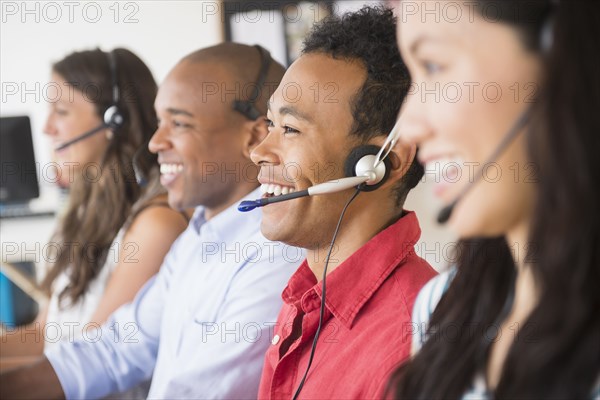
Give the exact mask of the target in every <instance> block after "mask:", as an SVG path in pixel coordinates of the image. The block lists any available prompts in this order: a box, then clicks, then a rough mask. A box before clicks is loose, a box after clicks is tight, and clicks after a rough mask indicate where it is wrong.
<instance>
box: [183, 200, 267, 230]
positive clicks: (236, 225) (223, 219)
mask: <svg viewBox="0 0 600 400" xmlns="http://www.w3.org/2000/svg"><path fill="white" fill-rule="evenodd" d="M260 196H261V193H260V188H257V189H255V190H253V191H252V192H250V193H248V194H247V195H246V196H245V197H247V198H251V199H255V198H259V197H260ZM240 201H241V200H240ZM238 203H239V202H237V201H236V202H235V203H234V204H232V205H231V206H229V207H228V208H226V209H225V210H223V211H221V212H220V213H219V214H217V215H215V216H214V217H213V218H211V219H210V220H209V221H207V220H206V217H205V207H204V206H200V207H196V209H195V210H194V215H193V216H192V220H191V221H190V222H191V224H192V226H193V228H194V230H195V231H196V234H197V235H198V236H200V235H205V234H209V235H211V236H212V237H213V238H214V239H217V240H224V241H228V240H231V239H232V238H234V237H243V236H245V235H247V234H249V233H250V231H251V230H252V231H254V230H256V227H257V226H260V219H261V215H262V213H261V211H260V209H256V210H253V211H251V212H247V213H242V212H241V211H239V210H238V209H237V207H238ZM242 221H243V222H244V223H240V222H242Z"/></svg>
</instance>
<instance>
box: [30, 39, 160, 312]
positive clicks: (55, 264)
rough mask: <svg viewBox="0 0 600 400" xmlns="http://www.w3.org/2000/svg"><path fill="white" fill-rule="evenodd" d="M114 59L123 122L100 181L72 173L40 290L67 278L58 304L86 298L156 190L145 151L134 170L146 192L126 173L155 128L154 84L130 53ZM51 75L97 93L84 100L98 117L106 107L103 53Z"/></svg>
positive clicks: (81, 55)
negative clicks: (145, 181)
mask: <svg viewBox="0 0 600 400" xmlns="http://www.w3.org/2000/svg"><path fill="white" fill-rule="evenodd" d="M113 56H114V60H115V63H116V79H117V85H118V86H119V89H120V99H119V102H118V104H117V106H118V108H119V110H120V112H121V113H122V114H123V115H124V120H125V122H124V124H123V126H121V127H119V128H117V129H116V130H115V131H114V134H113V137H112V139H111V141H110V143H109V145H108V148H107V150H106V152H105V153H104V155H103V157H102V160H101V162H100V165H99V169H100V171H101V172H100V176H99V177H98V178H96V177H92V178H93V179H91V178H88V177H86V174H85V173H78V175H77V176H76V178H75V179H74V181H73V183H72V184H71V186H70V193H69V204H68V206H67V209H66V211H65V213H64V215H63V217H62V219H61V221H60V223H59V226H58V229H57V231H56V232H55V234H54V237H53V242H54V243H55V244H56V245H55V246H53V249H54V250H56V254H53V255H51V257H50V259H51V261H52V262H51V264H50V268H49V271H48V273H47V275H46V277H45V279H44V281H43V282H42V287H44V288H45V289H46V290H48V291H50V290H51V288H52V284H53V282H54V280H55V279H56V277H57V276H58V275H59V274H61V273H63V272H65V273H67V275H68V277H69V284H68V286H67V287H66V288H65V289H64V290H63V291H62V292H61V293H60V294H59V300H60V303H63V301H64V300H66V299H68V300H70V302H71V303H73V302H76V301H77V300H78V299H79V298H80V297H81V296H83V295H84V294H85V292H86V291H87V288H88V286H89V284H90V282H91V281H92V280H93V279H94V278H95V277H96V276H97V275H98V273H99V272H100V270H101V268H102V267H103V265H104V263H105V261H106V259H107V256H108V253H109V251H111V248H110V247H111V244H112V242H113V240H114V239H115V237H116V235H117V233H118V232H119V229H121V228H122V227H123V226H124V225H125V224H126V223H128V221H130V216H131V214H132V212H135V210H136V208H138V207H136V206H137V204H139V203H140V202H141V201H142V200H144V199H146V198H148V197H151V196H152V195H156V194H158V192H159V191H160V189H159V188H160V186H159V184H158V172H157V163H156V156H153V155H151V154H150V153H149V152H147V151H146V152H140V155H141V156H140V157H138V161H139V162H138V165H139V168H140V169H141V170H142V172H143V173H144V174H145V175H146V176H147V177H150V178H149V181H150V184H149V186H148V187H147V188H146V189H142V188H140V187H139V186H138V184H137V182H136V178H135V174H134V170H133V166H132V160H133V157H134V154H135V153H136V151H138V149H140V147H141V146H146V144H147V142H148V140H150V137H151V136H152V134H153V132H154V130H155V128H156V124H157V119H156V114H155V112H154V106H153V103H154V99H155V97H156V93H157V85H156V82H155V81H154V78H153V77H152V73H151V72H150V70H149V69H148V67H147V66H146V65H145V64H144V62H143V61H142V60H140V59H139V58H138V57H137V56H136V55H135V54H133V53H132V52H131V51H129V50H126V49H120V48H119V49H115V50H113ZM52 69H53V71H54V72H55V73H57V74H58V75H60V76H61V77H62V78H64V79H65V81H67V82H70V84H71V85H72V86H73V87H74V88H75V89H76V90H80V89H81V88H90V87H93V88H94V89H96V90H94V91H92V92H93V93H97V96H93V98H92V96H91V95H90V96H88V97H89V98H90V100H91V101H93V102H94V103H95V108H96V113H97V115H98V116H99V117H100V118H102V116H103V113H104V110H106V109H107V108H108V107H109V106H111V105H112V102H113V98H112V80H113V78H112V76H111V75H112V74H111V68H110V65H109V57H108V54H107V53H105V52H103V51H101V50H98V49H97V50H89V51H82V52H75V53H72V54H70V55H68V56H67V57H65V58H64V59H63V60H61V61H59V62H57V63H56V64H54V65H53V68H52ZM90 93H91V92H90ZM136 202H137V203H136ZM113 250H116V249H113Z"/></svg>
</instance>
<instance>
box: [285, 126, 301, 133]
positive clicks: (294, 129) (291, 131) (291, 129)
mask: <svg viewBox="0 0 600 400" xmlns="http://www.w3.org/2000/svg"><path fill="white" fill-rule="evenodd" d="M298 133H300V131H299V130H298V129H296V128H292V127H291V126H287V125H284V126H283V134H284V135H295V134H298Z"/></svg>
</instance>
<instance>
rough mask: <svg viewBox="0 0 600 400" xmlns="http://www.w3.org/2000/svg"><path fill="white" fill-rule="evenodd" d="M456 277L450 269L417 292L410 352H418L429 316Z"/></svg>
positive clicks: (453, 270) (423, 339)
mask: <svg viewBox="0 0 600 400" xmlns="http://www.w3.org/2000/svg"><path fill="white" fill-rule="evenodd" d="M455 275H456V268H451V269H449V270H447V271H445V272H442V273H441V274H439V275H438V276H436V277H435V278H433V279H431V280H430V281H429V282H427V284H425V286H423V288H422V289H421V291H420V292H419V294H418V295H417V299H416V300H415V305H414V308H413V314H412V321H413V325H414V329H413V332H414V337H413V348H412V352H413V353H414V352H416V351H418V350H419V349H420V348H421V347H422V345H423V343H424V342H425V340H426V336H425V333H426V331H427V328H428V325H429V320H430V318H431V314H433V311H434V310H435V308H436V307H437V304H438V303H439V301H440V299H441V298H442V295H443V294H444V293H446V290H448V286H450V283H451V282H452V280H453V279H454V276H455Z"/></svg>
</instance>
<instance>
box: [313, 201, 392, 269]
mask: <svg viewBox="0 0 600 400" xmlns="http://www.w3.org/2000/svg"><path fill="white" fill-rule="evenodd" d="M372 204H377V203H372ZM390 210H391V212H390ZM401 215H402V210H401V209H400V210H398V209H396V207H394V206H393V205H389V207H379V206H378V207H368V206H367V207H365V206H364V204H353V205H351V206H350V207H349V209H348V211H347V212H346V215H345V216H344V220H343V221H342V224H341V226H340V230H339V232H338V235H337V238H336V240H335V244H334V246H333V249H332V251H331V257H330V260H329V263H328V265H327V275H329V274H330V273H332V272H333V271H335V269H336V268H338V267H339V266H340V265H341V264H342V263H343V262H344V261H346V260H347V259H348V258H349V257H350V256H352V254H354V253H355V252H356V251H357V250H358V249H360V248H361V247H362V246H364V245H365V244H366V243H367V242H368V241H369V240H371V239H372V238H373V237H374V236H375V235H377V234H378V233H379V232H381V231H382V230H384V229H385V228H387V227H388V226H389V225H391V224H392V223H394V222H396V221H397V220H398V219H399V218H400V216H401ZM330 246H331V241H328V242H323V243H320V244H319V246H317V247H315V248H312V249H307V252H306V260H307V262H308V266H309V268H310V269H311V270H312V272H313V273H314V274H315V276H316V278H317V280H318V281H321V279H322V278H323V271H324V270H325V264H326V261H327V253H328V252H329V247H330Z"/></svg>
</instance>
